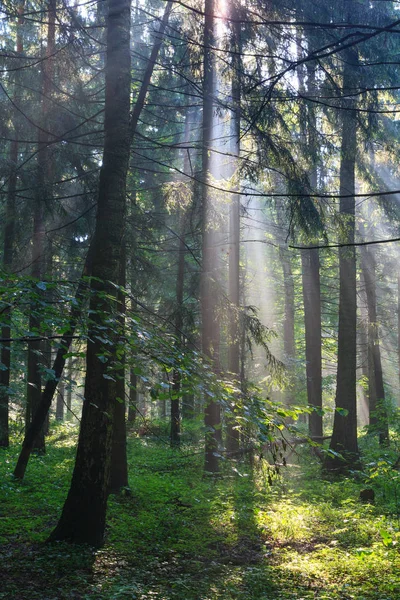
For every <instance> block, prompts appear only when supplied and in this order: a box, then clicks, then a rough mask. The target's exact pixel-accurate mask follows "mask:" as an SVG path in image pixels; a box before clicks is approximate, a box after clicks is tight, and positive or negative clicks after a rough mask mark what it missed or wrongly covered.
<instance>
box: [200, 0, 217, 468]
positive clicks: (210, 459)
mask: <svg viewBox="0 0 400 600" xmlns="http://www.w3.org/2000/svg"><path fill="white" fill-rule="evenodd" d="M204 11H205V17H204V61H203V65H204V74H203V77H204V81H203V146H202V178H203V185H202V203H203V206H202V213H203V214H202V227H203V231H202V273H201V290H200V295H201V320H202V350H203V354H204V355H205V356H206V357H207V358H208V360H209V361H210V363H211V365H212V368H213V370H214V371H215V372H218V371H219V370H220V357H219V345H220V328H219V322H218V317H217V304H218V296H217V282H216V276H217V268H218V260H217V252H216V233H217V232H216V229H215V218H214V215H213V214H212V205H211V202H212V200H211V193H210V188H209V187H208V184H209V181H210V179H209V177H210V166H211V165H210V155H211V152H212V143H211V141H212V125H213V112H214V101H213V93H214V77H215V58H214V55H213V50H212V49H213V48H215V35H214V15H215V2H214V0H206V2H205V8H204ZM205 400H206V403H205V412H204V424H205V428H206V432H205V465H204V468H205V471H207V472H209V473H216V472H218V470H219V464H218V456H217V450H218V444H219V439H220V435H221V410H220V405H219V403H218V401H217V400H216V399H215V398H214V397H211V396H210V395H208V394H206V399H205Z"/></svg>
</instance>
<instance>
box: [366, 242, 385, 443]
mask: <svg viewBox="0 0 400 600" xmlns="http://www.w3.org/2000/svg"><path fill="white" fill-rule="evenodd" d="M361 267H362V271H363V275H364V281H365V288H366V290H365V291H366V296H367V309H368V355H369V356H368V358H369V360H368V362H369V377H368V380H369V386H368V387H369V430H370V432H371V433H374V434H377V435H379V443H380V444H381V445H385V444H387V443H388V442H389V426H388V418H387V414H386V408H385V387H384V383H383V371H382V361H381V350H380V344H379V325H378V315H377V300H376V265H375V253H374V250H373V249H369V248H368V247H367V246H362V247H361Z"/></svg>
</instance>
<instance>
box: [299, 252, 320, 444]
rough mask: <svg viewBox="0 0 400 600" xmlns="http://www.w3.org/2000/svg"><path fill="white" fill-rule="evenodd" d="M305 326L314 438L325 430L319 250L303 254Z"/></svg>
mask: <svg viewBox="0 0 400 600" xmlns="http://www.w3.org/2000/svg"><path fill="white" fill-rule="evenodd" d="M301 264H302V279H303V301H304V324H305V337H306V377H307V399H308V405H309V406H311V407H312V408H313V412H312V413H310V415H309V417H308V430H309V434H310V436H320V437H322V435H323V430H322V413H321V410H322V357H321V287H320V263H319V251H318V249H313V250H303V251H302V253H301Z"/></svg>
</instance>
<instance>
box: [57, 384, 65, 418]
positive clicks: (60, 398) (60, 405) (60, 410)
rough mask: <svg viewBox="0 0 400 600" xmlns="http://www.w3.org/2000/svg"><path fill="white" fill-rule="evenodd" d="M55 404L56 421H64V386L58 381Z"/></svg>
mask: <svg viewBox="0 0 400 600" xmlns="http://www.w3.org/2000/svg"><path fill="white" fill-rule="evenodd" d="M57 392H58V393H57V402H56V421H61V422H62V421H64V395H65V385H64V382H63V381H60V383H59V385H58V390H57Z"/></svg>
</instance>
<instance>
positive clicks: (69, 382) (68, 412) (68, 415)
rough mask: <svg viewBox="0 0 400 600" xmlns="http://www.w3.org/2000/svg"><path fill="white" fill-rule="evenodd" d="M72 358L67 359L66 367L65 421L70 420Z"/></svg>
mask: <svg viewBox="0 0 400 600" xmlns="http://www.w3.org/2000/svg"><path fill="white" fill-rule="evenodd" d="M71 381H72V356H70V357H69V359H68V365H67V382H68V385H67V398H66V409H67V421H69V420H70V419H71V416H72V384H71Z"/></svg>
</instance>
